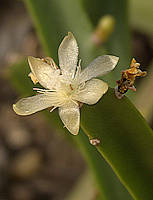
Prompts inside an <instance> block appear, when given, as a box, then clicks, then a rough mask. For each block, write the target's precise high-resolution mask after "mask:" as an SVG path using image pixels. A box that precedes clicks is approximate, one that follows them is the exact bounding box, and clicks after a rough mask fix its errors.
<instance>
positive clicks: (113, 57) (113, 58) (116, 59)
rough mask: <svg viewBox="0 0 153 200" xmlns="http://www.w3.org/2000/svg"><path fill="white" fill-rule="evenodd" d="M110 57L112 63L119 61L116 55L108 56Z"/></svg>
mask: <svg viewBox="0 0 153 200" xmlns="http://www.w3.org/2000/svg"><path fill="white" fill-rule="evenodd" d="M110 59H111V60H112V63H114V64H115V65H116V64H117V63H118V61H119V57H117V56H110Z"/></svg>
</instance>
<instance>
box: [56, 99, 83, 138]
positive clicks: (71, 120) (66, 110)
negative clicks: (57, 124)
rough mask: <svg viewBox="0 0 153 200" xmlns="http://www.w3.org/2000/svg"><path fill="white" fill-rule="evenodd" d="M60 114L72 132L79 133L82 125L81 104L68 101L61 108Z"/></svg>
mask: <svg viewBox="0 0 153 200" xmlns="http://www.w3.org/2000/svg"><path fill="white" fill-rule="evenodd" d="M59 116H60V118H61V120H62V122H63V124H64V125H65V127H66V128H67V129H68V130H69V131H70V133H72V134H73V135H77V134H78V132H79V126H80V110H79V106H78V105H77V104H75V103H73V102H70V103H67V104H65V105H64V106H62V107H60V108H59Z"/></svg>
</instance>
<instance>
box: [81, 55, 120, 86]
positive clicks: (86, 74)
mask: <svg viewBox="0 0 153 200" xmlns="http://www.w3.org/2000/svg"><path fill="white" fill-rule="evenodd" d="M118 60H119V58H118V57H116V56H110V55H104V56H99V57H97V58H96V59H95V60H93V61H92V62H91V63H90V64H89V65H88V66H87V67H86V68H85V69H84V70H83V71H82V72H81V74H80V82H81V83H82V82H84V81H87V80H90V79H91V78H95V77H98V76H102V75H104V74H106V73H107V72H109V71H111V70H113V69H114V68H115V66H116V65H117V62H118Z"/></svg>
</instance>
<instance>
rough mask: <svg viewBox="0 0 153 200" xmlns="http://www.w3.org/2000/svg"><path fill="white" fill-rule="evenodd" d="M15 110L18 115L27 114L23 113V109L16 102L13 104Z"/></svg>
mask: <svg viewBox="0 0 153 200" xmlns="http://www.w3.org/2000/svg"><path fill="white" fill-rule="evenodd" d="M13 110H14V112H15V113H16V114H17V115H26V114H25V113H22V111H21V110H20V109H19V108H18V107H17V106H16V104H13Z"/></svg>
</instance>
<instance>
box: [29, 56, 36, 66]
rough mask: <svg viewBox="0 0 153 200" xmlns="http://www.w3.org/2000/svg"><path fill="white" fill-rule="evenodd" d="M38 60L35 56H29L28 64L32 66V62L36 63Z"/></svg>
mask: <svg viewBox="0 0 153 200" xmlns="http://www.w3.org/2000/svg"><path fill="white" fill-rule="evenodd" d="M35 59H36V58H35V57H33V56H28V63H29V64H30V63H31V62H32V61H34V60H35Z"/></svg>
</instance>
